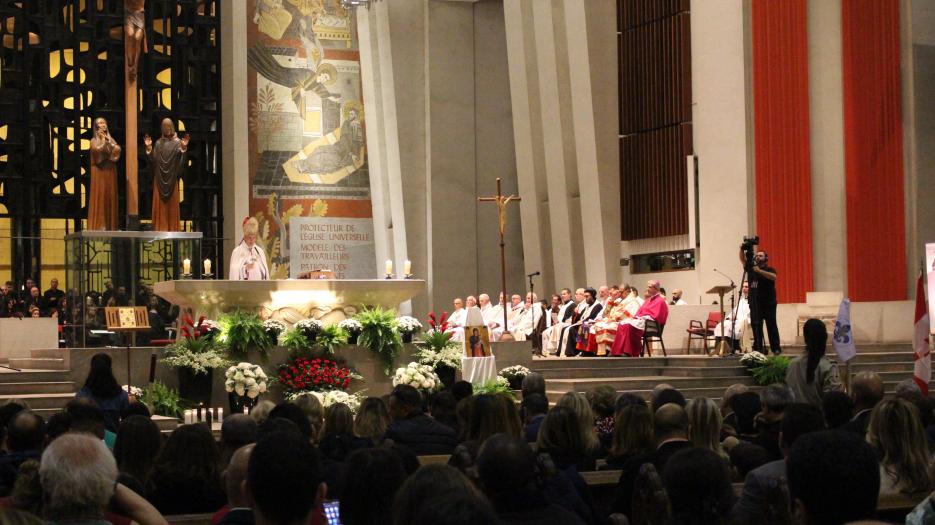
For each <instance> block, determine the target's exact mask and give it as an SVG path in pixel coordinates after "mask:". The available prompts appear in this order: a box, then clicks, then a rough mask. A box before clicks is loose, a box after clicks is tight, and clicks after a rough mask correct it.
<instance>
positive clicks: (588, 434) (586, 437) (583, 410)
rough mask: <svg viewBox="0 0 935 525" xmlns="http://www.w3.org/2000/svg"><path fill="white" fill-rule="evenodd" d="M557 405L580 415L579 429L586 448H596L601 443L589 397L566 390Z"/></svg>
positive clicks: (590, 449) (591, 449)
mask: <svg viewBox="0 0 935 525" xmlns="http://www.w3.org/2000/svg"><path fill="white" fill-rule="evenodd" d="M556 406H563V407H566V408H568V409H570V410H571V411H572V412H574V414H575V415H576V416H577V417H578V430H579V432H581V441H582V442H583V443H584V444H585V447H586V450H588V451H593V450H596V449H597V448H598V447H599V446H600V443H599V442H598V437H597V433H596V432H595V431H594V412H593V411H592V410H591V404H590V403H588V398H587V397H586V396H585V395H584V394H582V393H580V392H566V393H565V395H563V396H562V397H561V398H560V399H559V400H558V403H556Z"/></svg>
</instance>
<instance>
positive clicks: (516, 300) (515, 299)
mask: <svg viewBox="0 0 935 525" xmlns="http://www.w3.org/2000/svg"><path fill="white" fill-rule="evenodd" d="M509 308H510V309H509V310H508V311H507V314H506V320H507V322H508V323H509V324H510V325H509V326H507V327H506V328H507V330H510V331H512V330H513V325H515V324H516V321H517V319H518V317H519V316H520V314H522V313H523V310H524V309H525V307H524V305H523V298H522V297H521V296H520V295H519V294H518V293H515V294H513V295H511V296H510V306H509Z"/></svg>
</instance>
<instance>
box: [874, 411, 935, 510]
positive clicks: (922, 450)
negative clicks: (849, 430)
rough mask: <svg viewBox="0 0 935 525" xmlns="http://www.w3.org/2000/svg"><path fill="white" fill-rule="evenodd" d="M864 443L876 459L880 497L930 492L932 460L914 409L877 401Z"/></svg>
mask: <svg viewBox="0 0 935 525" xmlns="http://www.w3.org/2000/svg"><path fill="white" fill-rule="evenodd" d="M867 442H868V443H870V444H871V445H872V446H873V447H874V448H875V449H876V450H877V455H878V456H879V457H880V494H881V495H883V494H898V493H901V492H902V493H915V492H922V491H930V490H932V488H933V483H932V481H933V480H932V472H931V467H932V460H931V455H930V454H929V451H928V443H927V441H926V438H925V430H924V429H923V428H922V424H921V423H920V422H919V411H918V409H917V408H916V407H915V405H913V404H912V403H910V402H908V401H906V400H903V399H899V398H893V399H887V400H885V401H881V402H880V403H879V404H878V405H877V406H876V408H874V409H873V412H871V413H870V426H869V427H868V428H867Z"/></svg>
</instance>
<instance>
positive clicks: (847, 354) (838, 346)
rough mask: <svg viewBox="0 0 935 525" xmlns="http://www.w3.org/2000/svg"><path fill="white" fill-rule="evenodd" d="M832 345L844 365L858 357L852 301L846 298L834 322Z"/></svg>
mask: <svg viewBox="0 0 935 525" xmlns="http://www.w3.org/2000/svg"><path fill="white" fill-rule="evenodd" d="M831 343H832V346H834V352H835V353H836V354H838V359H839V360H840V361H841V362H842V363H846V362H848V361H850V360H851V359H853V358H854V356H855V355H857V346H856V345H855V344H854V331H853V330H852V329H851V300H850V299H848V298H846V297H845V298H844V300H843V301H841V306H839V307H838V320H837V321H835V322H834V339H832V341H831Z"/></svg>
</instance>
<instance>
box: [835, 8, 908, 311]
mask: <svg viewBox="0 0 935 525" xmlns="http://www.w3.org/2000/svg"><path fill="white" fill-rule="evenodd" d="M841 7H842V9H841V11H842V14H841V33H842V35H843V39H842V42H843V49H842V59H843V66H844V70H843V73H844V169H845V174H846V175H845V184H846V188H847V287H848V295H849V296H850V298H851V300H853V301H890V300H901V299H906V251H905V250H906V236H905V218H904V213H905V207H904V202H903V176H904V175H903V133H902V98H901V97H902V87H901V79H900V71H899V68H900V53H899V0H843V1H842V2H841Z"/></svg>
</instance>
